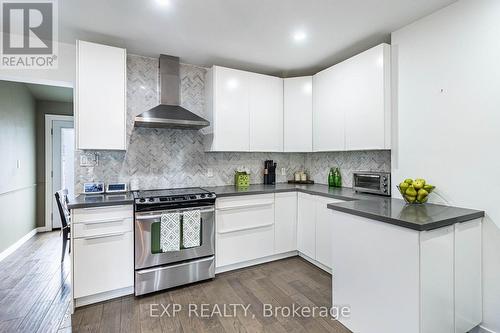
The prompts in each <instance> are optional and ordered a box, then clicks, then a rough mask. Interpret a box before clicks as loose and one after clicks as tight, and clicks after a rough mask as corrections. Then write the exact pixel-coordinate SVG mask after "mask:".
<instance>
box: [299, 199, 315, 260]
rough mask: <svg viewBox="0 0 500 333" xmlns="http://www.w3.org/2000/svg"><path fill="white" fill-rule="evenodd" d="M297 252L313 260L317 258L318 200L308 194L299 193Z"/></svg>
mask: <svg viewBox="0 0 500 333" xmlns="http://www.w3.org/2000/svg"><path fill="white" fill-rule="evenodd" d="M297 250H298V251H299V252H301V253H303V254H305V255H306V256H308V257H309V258H311V259H315V258H316V200H315V196H313V195H310V194H306V193H298V201H297Z"/></svg>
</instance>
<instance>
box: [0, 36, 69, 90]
mask: <svg viewBox="0 0 500 333" xmlns="http://www.w3.org/2000/svg"><path fill="white" fill-rule="evenodd" d="M58 53H59V55H58V57H59V65H58V67H57V68H56V69H0V80H7V81H17V82H27V83H39V84H46V85H51V86H61V87H74V83H75V77H76V46H75V44H67V43H59V50H58Z"/></svg>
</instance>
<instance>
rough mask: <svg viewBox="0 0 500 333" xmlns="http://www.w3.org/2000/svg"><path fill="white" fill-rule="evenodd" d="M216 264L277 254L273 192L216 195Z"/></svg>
mask: <svg viewBox="0 0 500 333" xmlns="http://www.w3.org/2000/svg"><path fill="white" fill-rule="evenodd" d="M216 221H217V224H216V230H217V233H216V236H215V237H216V239H215V241H216V251H215V264H216V267H223V266H227V265H232V264H238V263H242V262H245V261H249V260H253V259H258V258H263V257H266V256H270V255H273V254H274V195H273V194H265V195H247V196H238V197H230V198H221V199H217V202H216Z"/></svg>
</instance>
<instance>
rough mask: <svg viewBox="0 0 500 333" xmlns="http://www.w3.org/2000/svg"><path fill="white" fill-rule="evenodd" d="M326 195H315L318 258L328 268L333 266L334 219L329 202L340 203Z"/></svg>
mask: <svg viewBox="0 0 500 333" xmlns="http://www.w3.org/2000/svg"><path fill="white" fill-rule="evenodd" d="M338 202H342V201H341V200H335V199H331V198H326V197H319V196H316V197H315V203H316V206H315V210H316V258H315V259H316V260H317V261H318V262H320V263H321V264H323V265H325V266H326V267H327V268H330V269H331V268H332V219H333V218H334V217H333V210H331V209H329V208H328V207H327V205H328V204H329V203H338Z"/></svg>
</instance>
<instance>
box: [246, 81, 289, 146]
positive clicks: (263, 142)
mask: <svg viewBox="0 0 500 333" xmlns="http://www.w3.org/2000/svg"><path fill="white" fill-rule="evenodd" d="M250 82H251V90H250V122H249V124H250V151H256V152H260V151H266V152H267V151H272V152H282V151H283V79H282V78H279V77H274V76H269V75H262V74H254V73H252V74H250Z"/></svg>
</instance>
